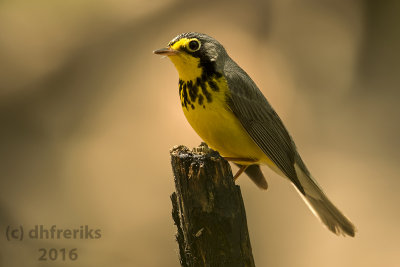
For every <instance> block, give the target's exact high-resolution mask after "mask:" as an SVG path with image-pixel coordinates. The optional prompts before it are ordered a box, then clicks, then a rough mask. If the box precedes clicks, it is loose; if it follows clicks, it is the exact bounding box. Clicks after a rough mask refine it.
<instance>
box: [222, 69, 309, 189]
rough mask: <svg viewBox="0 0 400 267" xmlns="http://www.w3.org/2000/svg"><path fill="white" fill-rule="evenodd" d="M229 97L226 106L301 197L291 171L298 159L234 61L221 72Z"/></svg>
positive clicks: (279, 125) (268, 108)
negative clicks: (294, 186) (226, 84)
mask: <svg viewBox="0 0 400 267" xmlns="http://www.w3.org/2000/svg"><path fill="white" fill-rule="evenodd" d="M224 74H225V77H226V79H227V82H228V86H229V89H230V91H231V95H230V96H228V105H229V107H230V109H231V110H232V112H233V113H234V114H235V115H236V117H237V118H238V119H239V121H240V122H241V124H242V125H243V127H244V128H245V129H246V131H247V133H248V134H249V135H250V136H251V138H252V139H253V140H254V142H255V143H256V144H257V145H258V146H259V147H260V148H261V150H262V151H263V152H264V153H265V154H266V155H267V156H268V157H269V158H270V159H271V161H272V162H274V163H275V165H277V166H278V168H279V169H280V170H281V171H282V172H283V173H284V174H285V175H286V176H287V177H288V178H289V179H290V180H291V181H292V182H293V183H294V184H295V185H296V187H297V188H298V189H299V190H300V191H301V192H302V193H303V194H304V189H303V187H302V186H301V184H300V181H299V179H298V177H297V175H296V171H295V169H294V163H295V160H296V159H297V158H298V157H299V156H298V154H297V151H296V147H295V145H294V143H293V141H292V138H291V137H290V135H289V133H288V132H287V130H286V128H285V126H284V125H283V123H282V121H281V119H280V118H279V116H278V115H277V114H276V112H275V111H274V110H273V109H272V107H271V105H270V104H269V103H268V101H267V99H266V98H265V97H264V95H263V94H262V93H261V91H260V90H259V89H258V87H257V86H256V85H255V83H254V82H253V81H252V80H251V78H250V77H249V76H248V75H247V74H246V72H245V71H244V70H242V69H241V68H240V67H239V66H237V64H236V63H235V62H233V61H228V62H227V63H226V65H225V68H224Z"/></svg>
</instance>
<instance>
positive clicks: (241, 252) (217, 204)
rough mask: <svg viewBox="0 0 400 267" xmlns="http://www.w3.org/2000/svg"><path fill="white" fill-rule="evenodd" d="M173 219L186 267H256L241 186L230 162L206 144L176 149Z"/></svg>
mask: <svg viewBox="0 0 400 267" xmlns="http://www.w3.org/2000/svg"><path fill="white" fill-rule="evenodd" d="M170 154H171V164H172V169H173V173H174V180H175V188H176V191H175V192H174V193H173V194H172V195H171V200H172V206H173V209H172V217H173V219H174V222H175V224H176V226H177V228H178V231H177V234H176V240H177V242H178V246H179V254H180V263H181V266H185V267H189V266H190V267H192V266H210V267H213V266H215V267H221V266H230V267H235V266H250V267H251V266H255V264H254V259H253V254H252V251H251V245H250V238H249V233H248V230H247V221H246V212H245V208H244V204H243V199H242V195H241V192H240V187H239V186H237V185H235V182H234V180H233V176H232V171H231V168H230V166H229V163H228V162H227V161H226V160H225V159H223V158H222V157H221V156H220V155H219V154H218V152H216V151H213V150H211V149H210V148H208V147H207V145H206V144H205V143H202V144H201V145H200V146H199V147H198V148H194V149H193V150H192V151H190V150H189V149H188V148H187V147H185V146H176V147H174V148H172V149H171V151H170Z"/></svg>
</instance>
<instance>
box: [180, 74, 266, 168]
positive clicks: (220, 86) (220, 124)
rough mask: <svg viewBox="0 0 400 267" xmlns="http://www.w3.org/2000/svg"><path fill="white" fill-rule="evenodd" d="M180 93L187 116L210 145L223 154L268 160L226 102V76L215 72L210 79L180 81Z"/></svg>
mask: <svg viewBox="0 0 400 267" xmlns="http://www.w3.org/2000/svg"><path fill="white" fill-rule="evenodd" d="M179 92H180V98H181V103H182V108H183V112H184V114H185V116H186V119H187V120H188V122H189V123H190V125H191V126H192V127H193V129H194V130H195V131H196V133H197V134H198V135H199V136H200V137H201V138H202V139H203V140H204V141H205V142H206V143H207V144H208V145H209V146H210V147H211V148H213V149H215V150H217V151H218V152H219V153H220V154H221V155H222V156H224V157H234V158H251V159H253V160H255V161H257V162H264V163H265V161H266V160H267V159H266V156H265V154H264V153H263V152H262V151H261V149H260V148H259V147H258V146H257V145H256V144H255V142H254V141H253V140H252V139H251V137H250V136H249V135H248V134H247V132H246V130H245V129H244V128H243V126H242V124H241V123H240V121H239V120H238V119H237V118H236V117H235V116H234V114H233V113H232V111H231V110H230V109H229V107H228V105H227V102H226V98H227V95H229V90H228V85H227V82H226V80H225V78H224V77H222V76H220V75H215V76H214V77H213V79H211V80H209V81H202V80H201V78H199V79H196V81H193V80H189V81H184V80H180V82H179ZM237 163H240V162H237Z"/></svg>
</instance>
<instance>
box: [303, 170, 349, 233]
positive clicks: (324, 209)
mask: <svg viewBox="0 0 400 267" xmlns="http://www.w3.org/2000/svg"><path fill="white" fill-rule="evenodd" d="M302 165H303V164H302ZM303 166H304V165H303ZM295 170H296V174H297V177H298V179H299V181H300V183H301V185H302V187H303V189H304V192H305V194H302V193H301V192H300V190H298V191H299V193H300V195H301V196H302V197H303V199H304V201H305V202H306V203H307V205H308V207H309V208H310V209H311V211H312V212H313V213H314V214H315V215H316V216H317V217H318V218H319V219H320V220H321V221H322V222H323V223H324V224H325V225H326V227H328V229H329V230H331V231H332V232H333V233H335V234H337V235H340V234H342V235H349V236H353V237H354V235H355V232H356V228H355V226H354V225H353V223H352V222H350V220H349V219H347V218H346V216H344V215H343V213H341V212H340V211H339V210H338V209H337V208H336V207H335V205H333V203H332V202H331V201H330V200H329V199H328V197H327V196H326V195H325V193H324V192H323V191H322V190H321V188H320V187H319V186H318V184H317V183H316V182H315V181H314V179H312V177H311V175H310V174H309V173H308V171H304V170H303V168H301V167H300V166H299V165H298V164H297V163H296V164H295Z"/></svg>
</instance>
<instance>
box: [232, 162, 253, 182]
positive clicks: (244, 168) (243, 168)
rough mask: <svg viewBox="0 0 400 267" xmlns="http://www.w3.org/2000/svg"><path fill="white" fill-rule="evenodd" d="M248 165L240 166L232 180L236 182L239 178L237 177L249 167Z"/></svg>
mask: <svg viewBox="0 0 400 267" xmlns="http://www.w3.org/2000/svg"><path fill="white" fill-rule="evenodd" d="M249 166H250V165H242V166H240V169H239V170H238V171H237V173H236V174H235V176H234V177H233V180H234V181H236V180H237V178H239V176H240V175H241V174H242V173H243V172H244V171H245V170H246V169H247V167H249Z"/></svg>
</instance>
